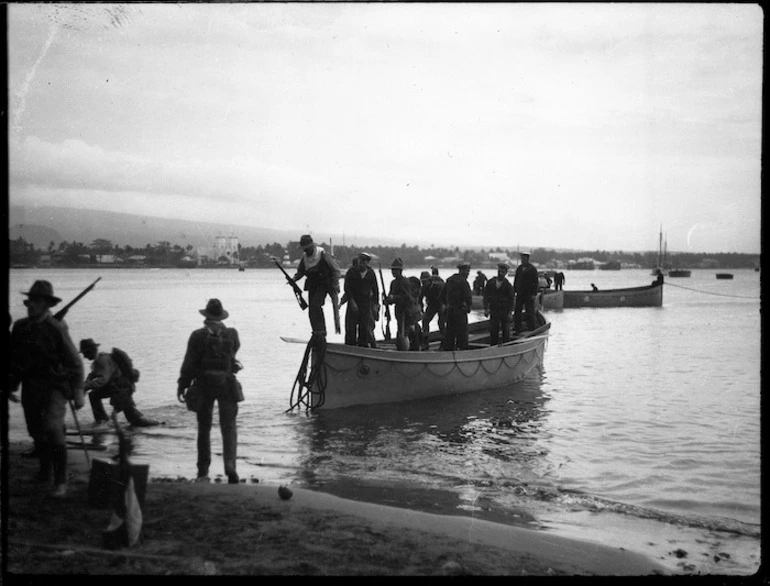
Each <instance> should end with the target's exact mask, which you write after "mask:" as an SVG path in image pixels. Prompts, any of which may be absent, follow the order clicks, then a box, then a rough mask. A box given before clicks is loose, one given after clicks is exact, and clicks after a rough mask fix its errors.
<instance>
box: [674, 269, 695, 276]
mask: <svg viewBox="0 0 770 586" xmlns="http://www.w3.org/2000/svg"><path fill="white" fill-rule="evenodd" d="M691 275H692V271H691V270H690V269H669V270H668V276H669V277H689V276H691Z"/></svg>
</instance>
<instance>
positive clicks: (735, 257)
mask: <svg viewBox="0 0 770 586" xmlns="http://www.w3.org/2000/svg"><path fill="white" fill-rule="evenodd" d="M318 244H320V245H321V246H322V247H323V248H324V249H325V250H326V251H328V252H332V253H333V254H334V257H335V258H336V259H337V261H338V262H339V264H340V266H341V267H342V268H343V269H345V268H346V267H348V266H350V263H351V261H352V259H353V258H354V257H355V256H357V255H358V253H359V252H361V251H362V248H360V247H352V246H344V245H343V246H339V245H335V246H334V249H333V250H331V247H330V246H329V244H328V243H324V242H320V243H318ZM364 250H365V251H366V252H368V253H370V254H371V255H372V256H373V257H374V260H373V263H372V264H373V265H374V266H377V265H378V264H381V265H382V267H383V268H387V267H390V263H391V262H392V260H393V259H394V258H396V257H399V258H401V259H402V260H403V262H404V266H406V267H414V268H427V267H429V266H431V265H433V266H439V267H450V268H454V266H455V265H456V264H457V263H458V262H460V261H466V262H469V263H471V266H472V267H474V268H494V267H495V266H496V264H497V262H498V261H499V260H500V259H504V258H506V257H507V258H508V259H510V260H511V261H513V263H514V264H516V263H518V250H516V249H504V248H500V247H497V248H489V249H478V250H476V249H464V250H461V249H460V248H459V247H454V248H442V247H431V248H427V249H421V248H419V247H417V246H407V245H406V244H402V245H401V246H369V247H364ZM529 252H530V254H531V256H530V261H531V262H532V263H533V264H535V265H537V266H542V267H546V266H558V265H560V264H561V263H564V266H566V263H567V262H568V261H570V260H575V259H578V258H582V257H589V258H592V259H593V260H594V261H596V263H598V264H602V263H606V262H609V261H617V262H619V263H621V264H623V265H627V266H628V265H632V266H633V265H638V266H640V267H643V268H648V267H653V266H655V265H656V264H657V262H658V253H657V251H648V252H623V251H606V250H593V251H587V250H586V251H557V250H555V249H551V248H533V249H531V250H530V251H529ZM300 254H301V251H300V248H299V241H290V242H288V243H287V244H285V245H284V244H280V243H278V242H274V243H272V244H266V245H264V246H262V245H259V246H256V247H254V246H241V245H240V244H239V245H238V250H237V252H233V253H232V256H231V257H224V256H223V257H220V258H210V257H206V258H205V259H198V258H197V256H196V253H195V249H194V247H193V246H191V245H188V246H186V247H182V246H180V245H179V244H171V243H170V242H166V241H163V242H158V243H156V244H147V245H145V246H144V247H143V248H137V247H132V246H129V245H126V246H123V247H121V246H118V245H113V244H112V242H111V241H110V240H106V239H97V240H94V241H93V242H91V243H90V244H84V243H82V242H60V243H59V244H58V245H57V244H56V243H54V242H51V243H49V245H48V247H47V248H46V249H40V248H37V247H36V246H35V245H34V244H32V243H29V242H27V241H25V240H24V239H23V238H21V237H19V238H17V239H16V240H10V239H9V266H11V267H14V266H36V267H40V266H57V267H73V268H74V267H84V266H91V265H95V266H104V265H110V266H148V267H167V268H173V267H180V266H212V267H216V266H248V267H254V268H260V267H272V266H274V264H273V261H272V257H276V258H278V259H279V260H281V261H283V260H288V261H290V262H295V261H297V260H298V259H299V257H300ZM199 260H201V262H199ZM758 262H759V257H758V255H756V254H746V253H712V254H706V253H689V252H688V253H670V252H669V253H668V255H667V264H670V265H673V266H677V267H683V268H684V267H687V268H695V267H704V266H707V267H708V268H733V269H739V268H755V267H756V266H758Z"/></svg>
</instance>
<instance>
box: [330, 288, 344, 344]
mask: <svg viewBox="0 0 770 586" xmlns="http://www.w3.org/2000/svg"><path fill="white" fill-rule="evenodd" d="M329 297H331V300H332V311H333V312H334V332H335V333H336V334H339V333H341V332H342V327H341V326H340V299H339V294H338V293H337V291H336V290H334V289H332V291H331V293H329Z"/></svg>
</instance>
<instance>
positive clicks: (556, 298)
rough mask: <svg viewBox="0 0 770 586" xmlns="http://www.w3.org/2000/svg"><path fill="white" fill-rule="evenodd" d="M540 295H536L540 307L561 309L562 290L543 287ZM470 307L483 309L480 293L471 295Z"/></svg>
mask: <svg viewBox="0 0 770 586" xmlns="http://www.w3.org/2000/svg"><path fill="white" fill-rule="evenodd" d="M543 293H544V294H543V295H542V297H541V296H540V295H538V302H539V303H540V309H542V310H543V311H548V310H551V309H562V308H563V307H564V291H555V290H553V289H543ZM471 309H475V310H478V311H483V310H484V297H483V296H482V295H473V301H472V303H471Z"/></svg>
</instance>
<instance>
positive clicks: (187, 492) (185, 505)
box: [5, 442, 670, 576]
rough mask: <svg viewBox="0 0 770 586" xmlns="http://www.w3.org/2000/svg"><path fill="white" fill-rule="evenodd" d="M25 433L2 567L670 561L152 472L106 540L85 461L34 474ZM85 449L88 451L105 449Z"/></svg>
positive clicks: (575, 568)
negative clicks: (59, 486) (48, 485)
mask: <svg viewBox="0 0 770 586" xmlns="http://www.w3.org/2000/svg"><path fill="white" fill-rule="evenodd" d="M28 448H29V443H24V442H12V443H11V444H9V446H8V450H7V456H8V457H7V462H8V468H9V472H10V473H9V474H8V475H7V478H8V484H7V486H8V503H9V506H8V508H7V511H8V514H7V520H6V524H5V527H6V528H7V539H8V549H7V555H6V563H7V571H8V573H9V574H13V575H16V574H28V573H36V574H72V573H78V574H79V573H88V574H147V575H152V574H209V575H210V574H222V575H334V576H342V575H380V576H388V575H418V576H436V575H438V576H440V575H518V576H522V575H523V576H553V575H562V576H571V575H583V576H591V575H595V576H603V575H614V576H639V575H665V574H669V573H670V572H669V571H668V570H667V569H666V568H665V567H664V566H662V565H660V564H659V563H658V562H656V561H654V560H652V559H651V558H650V557H649V556H647V555H644V554H641V553H636V552H632V551H629V550H626V549H623V548H620V547H618V548H616V547H609V546H606V545H600V544H596V543H593V542H589V541H582V540H577V539H572V538H566V537H560V536H556V535H553V534H550V533H548V532H547V531H540V530H533V529H527V528H522V527H516V526H512V525H507V524H502V523H496V522H492V521H485V520H479V519H474V518H470V517H462V516H452V515H440V514H433V513H426V512H420V511H415V510H411V509H405V508H397V507H391V506H386V505H379V504H372V503H367V502H361V501H357V500H349V499H345V498H340V497H337V496H333V495H331V494H328V493H324V492H317V491H312V490H307V489H294V488H292V491H293V496H292V498H291V499H290V500H287V501H284V500H281V499H280V497H279V496H278V486H274V485H265V484H261V483H260V484H246V483H241V484H240V485H238V486H232V485H227V484H218V483H212V484H194V483H185V482H152V481H151V482H149V483H148V484H147V490H146V496H145V504H144V508H143V510H142V514H143V536H144V539H143V541H142V542H141V543H140V544H138V545H136V546H134V547H132V548H125V549H123V550H119V551H111V550H106V549H104V548H102V544H101V533H102V531H103V530H104V529H105V528H106V526H107V524H108V523H109V519H110V516H111V511H110V510H109V509H97V508H93V507H90V506H89V505H88V503H87V494H88V480H89V477H90V473H89V468H88V465H87V462H86V459H85V455H84V453H83V451H82V450H77V449H71V450H69V452H68V454H69V465H68V476H69V483H68V484H69V492H68V495H67V497H66V498H65V499H64V500H63V501H61V502H57V501H54V500H52V499H51V498H50V497H48V496H47V492H46V491H45V490H43V487H41V486H39V485H36V484H34V482H32V480H31V479H32V476H33V475H34V473H35V472H36V470H37V460H35V459H30V458H22V457H21V453H22V452H23V451H25V450H26V449H28ZM107 457H108V456H101V455H97V454H91V459H92V460H93V459H94V458H107Z"/></svg>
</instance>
